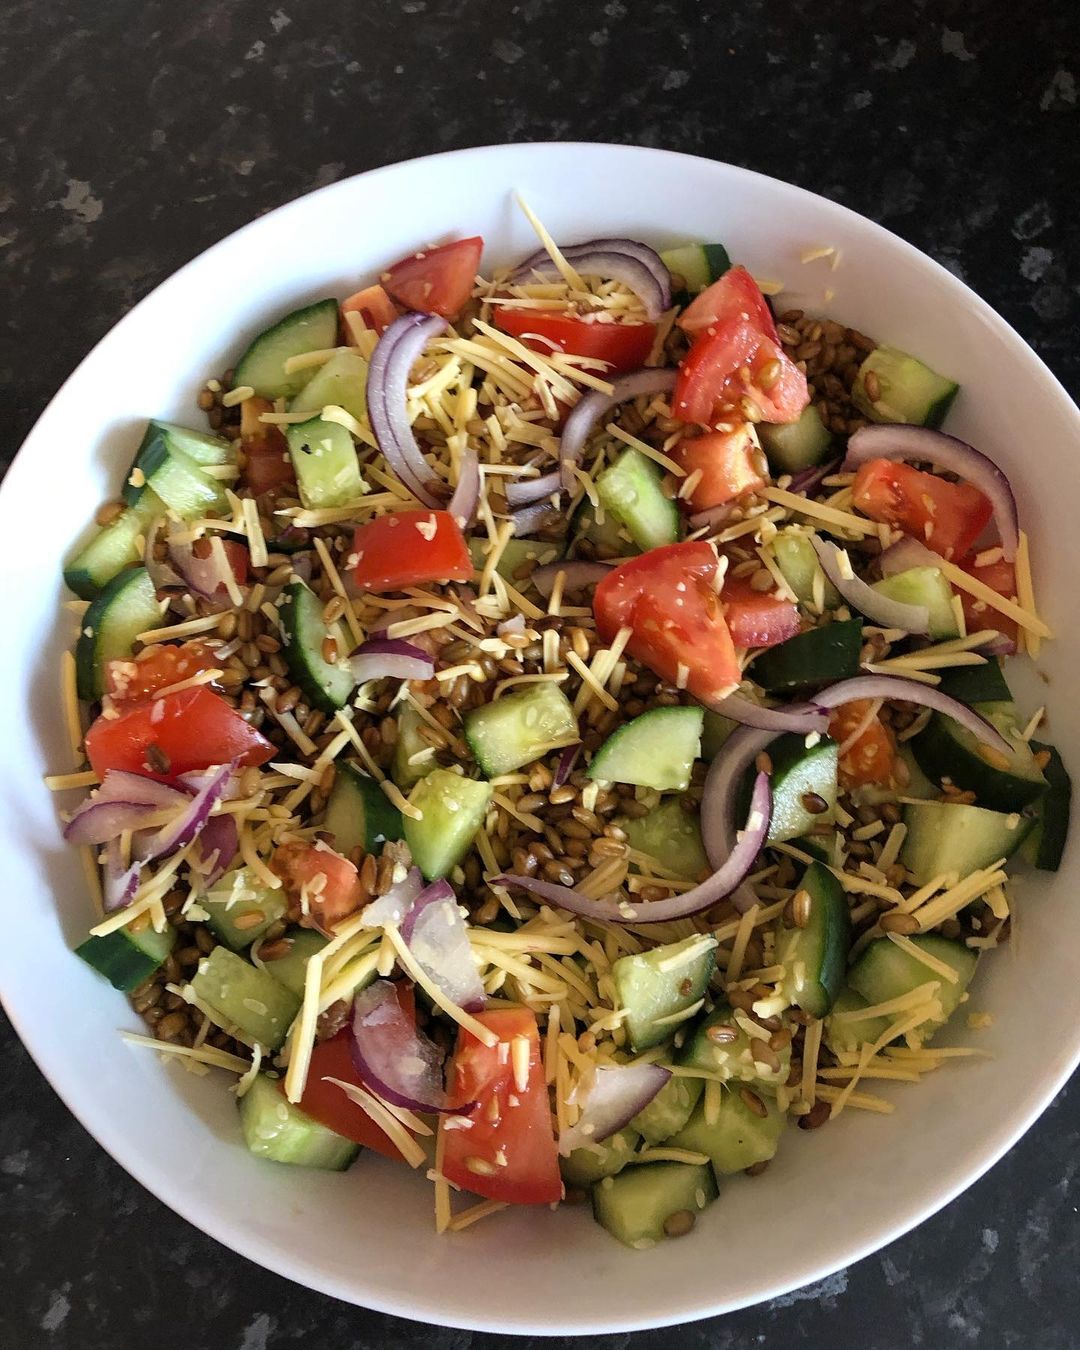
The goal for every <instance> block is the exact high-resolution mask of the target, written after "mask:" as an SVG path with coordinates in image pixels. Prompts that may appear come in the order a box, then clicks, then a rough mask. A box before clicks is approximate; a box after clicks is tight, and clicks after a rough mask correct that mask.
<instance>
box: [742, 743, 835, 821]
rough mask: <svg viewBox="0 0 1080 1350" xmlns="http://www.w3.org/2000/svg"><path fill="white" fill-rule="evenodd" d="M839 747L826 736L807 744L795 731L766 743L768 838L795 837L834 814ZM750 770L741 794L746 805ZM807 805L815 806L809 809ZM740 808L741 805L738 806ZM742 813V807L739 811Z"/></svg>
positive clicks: (750, 783)
mask: <svg viewBox="0 0 1080 1350" xmlns="http://www.w3.org/2000/svg"><path fill="white" fill-rule="evenodd" d="M839 749H840V747H839V746H838V745H837V743H836V742H835V741H833V740H830V739H829V738H828V737H827V736H823V737H822V739H821V740H820V741H818V742H817V744H816V745H812V746H809V747H808V746H807V744H806V737H805V736H801V735H799V734H798V733H797V732H787V733H785V734H784V735H783V736H778V737H777V738H776V740H775V741H773V743H772V744H771V745H770V746H769V758H770V759H771V760H772V766H773V767H772V775H771V779H770V785H771V787H772V795H773V805H772V819H771V821H770V822H769V842H770V843H772V844H782V843H784V842H785V841H786V840H788V839H798V838H799V837H800V836H801V835H804V834H808V833H809V832H810V831H811V830H813V829H814V828H815V827H816V826H818V825H825V824H828V823H829V822H830V821H832V820H834V819H835V818H836V765H837V755H838V752H839ZM752 784H753V772H752V771H751V772H748V774H747V776H746V779H745V781H744V784H743V789H742V795H743V799H744V805H745V807H746V809H749V806H750V791H751V787H752ZM811 807H816V808H819V809H817V810H811V809H810V808H811ZM740 810H742V807H740ZM743 814H744V815H745V811H743Z"/></svg>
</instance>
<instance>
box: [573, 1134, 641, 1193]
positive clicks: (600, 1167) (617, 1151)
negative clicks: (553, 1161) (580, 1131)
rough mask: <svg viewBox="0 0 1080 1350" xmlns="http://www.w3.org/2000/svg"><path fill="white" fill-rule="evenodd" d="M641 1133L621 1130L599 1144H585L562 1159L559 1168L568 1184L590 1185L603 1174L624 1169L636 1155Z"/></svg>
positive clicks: (609, 1175)
mask: <svg viewBox="0 0 1080 1350" xmlns="http://www.w3.org/2000/svg"><path fill="white" fill-rule="evenodd" d="M639 1139H640V1136H639V1135H637V1134H635V1132H634V1131H633V1130H632V1129H629V1128H627V1129H622V1130H619V1132H618V1133H617V1134H613V1135H612V1136H611V1138H610V1139H605V1140H603V1141H602V1142H601V1143H599V1144H582V1145H581V1147H580V1148H575V1149H574V1150H573V1151H572V1152H570V1153H568V1154H567V1155H566V1156H565V1157H560V1159H559V1170H560V1171H561V1172H562V1176H563V1181H565V1182H566V1184H567V1185H568V1186H581V1187H587V1186H591V1185H593V1183H594V1182H597V1181H600V1180H601V1178H603V1177H613V1176H614V1175H615V1174H616V1173H617V1172H621V1171H622V1169H623V1168H624V1167H625V1166H626V1164H627V1163H628V1162H629V1161H630V1159H631V1158H632V1157H633V1156H634V1151H635V1150H636V1148H637V1146H638V1143H639Z"/></svg>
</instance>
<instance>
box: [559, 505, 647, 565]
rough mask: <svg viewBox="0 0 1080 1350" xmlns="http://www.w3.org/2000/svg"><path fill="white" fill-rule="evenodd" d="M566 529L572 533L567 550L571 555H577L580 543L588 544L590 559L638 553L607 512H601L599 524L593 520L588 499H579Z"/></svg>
mask: <svg viewBox="0 0 1080 1350" xmlns="http://www.w3.org/2000/svg"><path fill="white" fill-rule="evenodd" d="M570 528H571V531H572V533H573V540H572V542H571V544H570V549H569V553H570V555H571V556H575V555H576V554H577V553H578V551H579V546H580V544H581V543H582V542H583V541H586V542H588V543H589V545H591V554H590V556H592V557H596V558H600V559H605V558H628V557H630V556H631V555H633V554H635V553H640V552H641V549H639V548H638V546H637V544H635V543H634V541H633V539H631V538H630V533H629V531H628V530H627V529H626V527H625V526H624V525H623V524H622V522H621V520H617V519H616V518H615V516H613V515H612V514H611V512H610V511H605V512H604V519H603V522H602V523H601V522H600V521H598V520H597V519H596V512H595V511H594V509H593V504H592V502H590V501H589V499H588V497H583V498H582V500H581V505H580V506H579V507H578V509H577V510H576V511H575V512H574V514H573V516H572V517H571V520H570Z"/></svg>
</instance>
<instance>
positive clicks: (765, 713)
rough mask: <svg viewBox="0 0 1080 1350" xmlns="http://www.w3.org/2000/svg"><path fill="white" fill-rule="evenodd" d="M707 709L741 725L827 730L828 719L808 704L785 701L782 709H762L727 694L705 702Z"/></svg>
mask: <svg viewBox="0 0 1080 1350" xmlns="http://www.w3.org/2000/svg"><path fill="white" fill-rule="evenodd" d="M706 706H707V707H708V709H709V711H710V712H714V713H719V714H720V716H721V717H726V718H728V719H729V721H732V722H738V723H740V724H741V725H742V726H744V727H757V728H758V729H759V730H760V731H772V732H776V733H777V734H779V733H780V732H782V731H798V732H803V733H804V734H807V735H808V734H809V733H810V732H811V731H819V732H823V731H827V730H828V727H829V719H828V718H827V717H826V716H825V714H824V713H823V712H821V711H820V710H819V709H818V708H815V707H814V706H813V705H812V704H810V703H805V704H789V706H788V707H786V708H763V707H762V706H761V705H760V704H759V703H754V702H753V700H751V699H748V698H743V697H742V696H741V695H740V694H729V695H728V696H727V698H718V699H715V700H713V701H712V702H709V703H707V704H706Z"/></svg>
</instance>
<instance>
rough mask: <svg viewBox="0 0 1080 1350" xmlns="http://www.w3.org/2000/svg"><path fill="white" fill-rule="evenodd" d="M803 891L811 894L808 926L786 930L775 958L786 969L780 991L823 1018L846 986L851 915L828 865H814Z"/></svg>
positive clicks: (797, 1004) (803, 1007)
mask: <svg viewBox="0 0 1080 1350" xmlns="http://www.w3.org/2000/svg"><path fill="white" fill-rule="evenodd" d="M800 886H801V889H802V890H804V891H806V893H807V894H808V895H809V897H810V919H809V922H808V923H807V925H806V927H805V928H783V929H781V931H780V935H779V937H778V938H777V941H776V960H777V963H778V964H779V965H782V966H783V967H784V977H783V980H782V981H781V985H780V987H781V989H782V990H783V992H784V993H785V994H786V995H787V997H788V998H789V999H790V1000H791V1001H792V1003H794V1004H795V1005H796V1007H799V1008H801V1009H802V1010H803V1012H806V1013H809V1014H810V1016H811V1017H824V1016H825V1014H826V1013H827V1012H828V1011H829V1009H830V1008H831V1007H832V1005H833V1001H834V1000H835V999H836V996H837V995H838V994H839V993H840V990H841V989H842V988H843V985H844V975H845V973H846V971H847V959H848V952H849V951H850V949H851V916H850V912H849V910H848V902H847V897H846V896H845V894H844V891H843V888H842V887H841V885H840V883H839V882H838V881H837V879H836V878H835V877H834V876H833V874H832V873H831V872H830V871H829V869H828V868H827V867H826V866H825V865H824V864H823V863H820V862H815V863H812V864H811V865H810V866H809V867H808V868H807V869H806V872H805V874H804V875H803V879H802V882H801V883H800Z"/></svg>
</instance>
